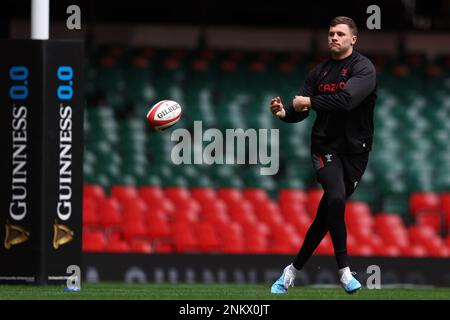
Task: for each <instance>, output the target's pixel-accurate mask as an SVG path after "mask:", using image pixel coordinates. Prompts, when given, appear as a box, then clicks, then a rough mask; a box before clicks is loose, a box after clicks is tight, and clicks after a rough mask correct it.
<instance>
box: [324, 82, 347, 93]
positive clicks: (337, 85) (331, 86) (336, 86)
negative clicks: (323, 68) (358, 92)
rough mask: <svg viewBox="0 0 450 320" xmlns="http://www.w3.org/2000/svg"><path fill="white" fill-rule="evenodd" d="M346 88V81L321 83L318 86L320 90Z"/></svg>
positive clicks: (328, 90)
mask: <svg viewBox="0 0 450 320" xmlns="http://www.w3.org/2000/svg"><path fill="white" fill-rule="evenodd" d="M344 88H345V82H344V81H341V82H339V83H321V84H319V85H318V86H317V90H319V92H336V91H338V90H344Z"/></svg>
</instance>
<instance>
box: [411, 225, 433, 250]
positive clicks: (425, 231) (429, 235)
mask: <svg viewBox="0 0 450 320" xmlns="http://www.w3.org/2000/svg"><path fill="white" fill-rule="evenodd" d="M408 235H409V240H410V241H411V242H412V243H414V244H421V245H426V243H427V242H428V241H431V240H432V239H433V238H435V237H436V236H437V235H436V232H435V231H434V230H433V228H431V227H429V226H419V225H415V226H411V227H409V229H408Z"/></svg>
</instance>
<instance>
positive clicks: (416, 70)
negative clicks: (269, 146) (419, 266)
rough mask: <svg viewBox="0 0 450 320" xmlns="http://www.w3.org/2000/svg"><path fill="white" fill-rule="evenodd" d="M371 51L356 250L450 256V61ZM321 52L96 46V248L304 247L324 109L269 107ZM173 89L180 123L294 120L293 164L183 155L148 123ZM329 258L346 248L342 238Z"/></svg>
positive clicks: (88, 207)
mask: <svg viewBox="0 0 450 320" xmlns="http://www.w3.org/2000/svg"><path fill="white" fill-rule="evenodd" d="M370 58H371V59H372V61H373V62H374V63H375V65H376V68H377V72H378V102H377V105H376V109H375V140H374V146H373V152H372V153H371V159H370V161H369V167H368V168H367V171H366V173H365V175H364V177H363V180H362V181H361V182H360V185H359V186H358V189H357V192H356V193H355V194H354V195H353V196H352V198H351V201H350V202H349V203H348V204H347V207H346V221H347V225H348V250H349V253H350V254H351V255H360V256H371V255H379V256H413V257H424V256H433V257H448V256H449V255H450V235H449V232H448V231H449V227H450V145H449V144H448V141H449V138H450V94H449V92H450V91H449V89H450V72H449V71H450V57H449V56H438V57H437V58H436V59H434V60H430V59H427V58H426V57H425V56H423V55H421V54H408V55H405V56H399V57H394V56H387V55H383V54H379V55H372V56H370ZM321 59H323V56H322V55H319V54H317V55H313V54H305V53H275V52H264V51H261V52H249V51H232V50H229V51H219V50H212V49H203V50H185V49H153V48H126V47H120V46H105V47H99V48H96V49H95V50H94V51H93V52H90V54H89V61H88V64H87V67H86V68H87V70H86V71H87V72H86V77H87V79H86V81H87V82H86V95H87V102H88V107H87V110H86V117H85V152H84V179H85V185H84V196H83V198H84V200H83V201H84V204H83V225H84V235H83V250H84V251H85V252H142V253H152V252H211V253H213V252H224V253H255V254H257V253H285V254H295V253H296V252H297V250H298V248H299V246H300V244H301V242H302V240H303V238H304V236H305V233H306V230H307V228H308V227H309V224H310V223H311V221H312V219H313V218H314V214H315V211H316V208H317V206H318V202H319V200H320V197H321V194H322V191H321V189H320V188H319V187H318V185H317V184H316V182H315V177H314V171H313V169H312V167H311V160H310V156H309V135H310V129H311V126H312V124H313V121H314V115H313V114H312V115H311V116H310V117H309V118H308V119H307V120H305V121H304V122H303V123H301V124H297V125H289V124H285V123H282V122H281V121H276V120H275V119H274V118H273V116H272V115H271V113H270V112H269V111H268V103H269V100H270V98H272V97H274V96H277V95H279V96H281V97H283V98H284V99H285V100H287V99H289V98H290V97H292V96H293V95H295V94H296V93H298V91H299V88H300V86H301V85H302V83H303V80H304V78H305V76H306V74H307V72H308V70H309V69H310V68H311V67H312V66H314V65H315V63H317V62H318V61H320V60H321ZM166 98H170V99H173V100H176V101H178V102H180V104H181V105H182V106H183V112H184V115H183V117H182V119H181V120H180V122H179V123H178V124H177V125H176V126H175V128H187V129H190V130H192V123H193V121H194V120H202V121H203V126H204V128H212V127H217V128H220V129H225V128H243V129H246V128H278V129H280V137H281V139H280V158H281V159H280V164H281V168H280V172H279V173H278V174H277V175H276V176H262V175H259V174H258V171H257V170H255V166H249V165H246V166H244V165H211V166H208V165H182V166H175V165H172V164H171V162H170V153H171V148H172V146H173V145H174V142H172V141H171V140H170V131H166V132H165V133H163V134H161V133H157V132H154V131H152V129H151V128H150V127H149V126H148V125H147V124H146V122H145V114H146V113H147V111H148V109H149V106H151V105H152V104H153V103H155V102H157V101H158V100H162V99H166ZM280 231H282V232H280ZM280 235H282V236H280ZM316 254H325V255H332V254H333V247H332V243H331V240H330V238H329V236H327V237H326V238H325V240H324V241H323V242H322V244H321V245H320V246H319V248H318V250H317V251H316Z"/></svg>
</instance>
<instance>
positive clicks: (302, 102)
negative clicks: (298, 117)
mask: <svg viewBox="0 0 450 320" xmlns="http://www.w3.org/2000/svg"><path fill="white" fill-rule="evenodd" d="M292 106H293V107H294V109H295V111H297V112H303V111H307V110H309V109H310V108H311V99H310V98H309V97H304V96H295V97H294V100H292Z"/></svg>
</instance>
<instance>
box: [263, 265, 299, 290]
mask: <svg viewBox="0 0 450 320" xmlns="http://www.w3.org/2000/svg"><path fill="white" fill-rule="evenodd" d="M296 274H297V269H295V267H294V266H293V265H292V264H290V265H288V266H287V267H286V268H284V270H283V273H282V274H281V276H280V277H279V278H278V279H277V281H275V282H274V284H273V285H272V287H271V289H270V292H272V293H276V294H286V293H287V289H288V288H289V287H293V286H294V280H295V275H296Z"/></svg>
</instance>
